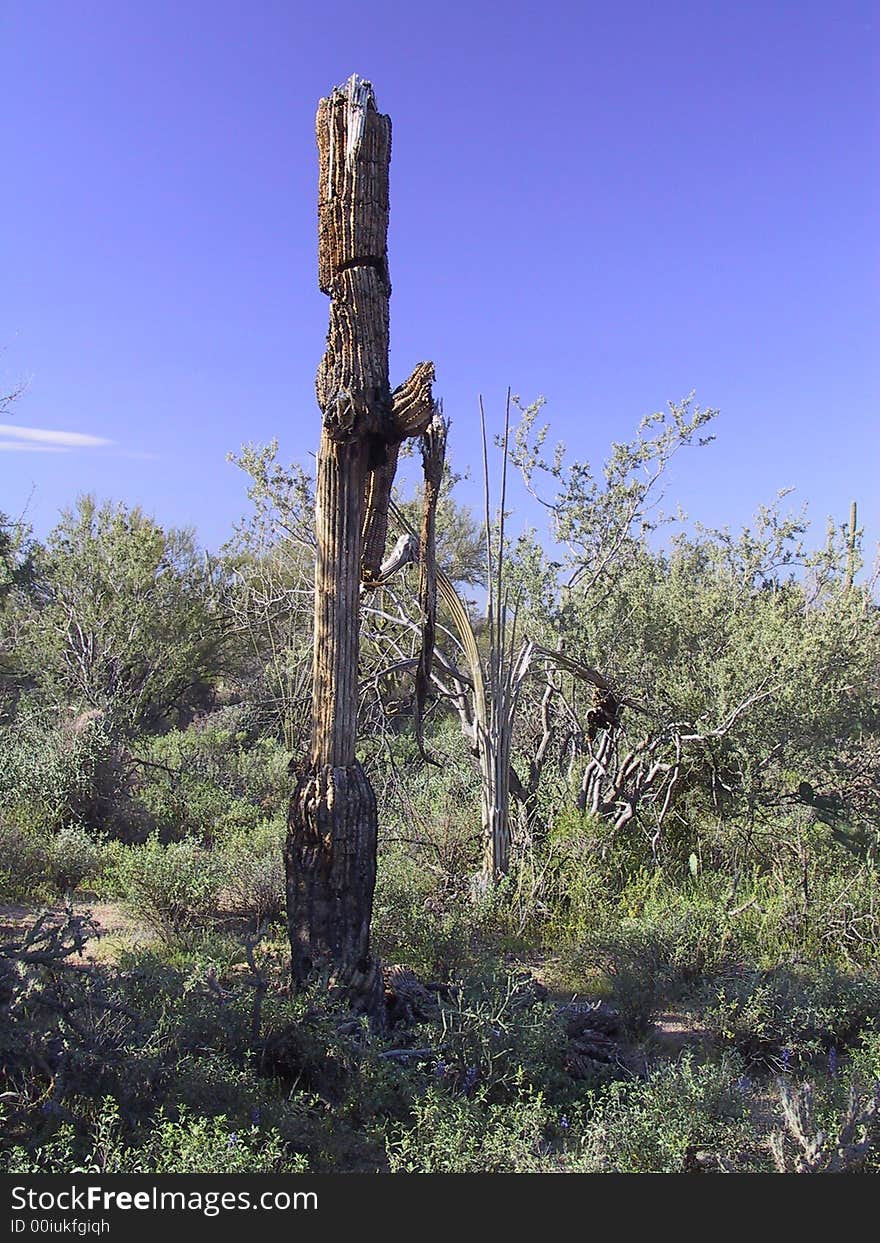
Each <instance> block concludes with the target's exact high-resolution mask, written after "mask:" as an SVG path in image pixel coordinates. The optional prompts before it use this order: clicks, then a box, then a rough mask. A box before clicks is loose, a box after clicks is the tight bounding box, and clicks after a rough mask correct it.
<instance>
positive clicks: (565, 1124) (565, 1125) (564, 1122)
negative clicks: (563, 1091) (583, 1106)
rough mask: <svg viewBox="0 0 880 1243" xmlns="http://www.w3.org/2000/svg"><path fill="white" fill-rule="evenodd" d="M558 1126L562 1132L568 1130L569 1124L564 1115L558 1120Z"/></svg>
mask: <svg viewBox="0 0 880 1243" xmlns="http://www.w3.org/2000/svg"><path fill="white" fill-rule="evenodd" d="M559 1125H560V1126H561V1127H562V1129H563V1131H567V1130H568V1128H569V1127H570V1126H571V1123H570V1122H569V1120H568V1118H566V1116H565V1114H563V1115H562V1117H561V1118H560V1119H559Z"/></svg>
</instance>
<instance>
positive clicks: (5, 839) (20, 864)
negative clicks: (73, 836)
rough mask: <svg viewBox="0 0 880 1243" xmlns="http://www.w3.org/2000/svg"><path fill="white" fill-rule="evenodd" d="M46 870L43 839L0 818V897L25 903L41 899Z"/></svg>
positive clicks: (45, 851) (44, 839)
mask: <svg viewBox="0 0 880 1243" xmlns="http://www.w3.org/2000/svg"><path fill="white" fill-rule="evenodd" d="M48 867H49V841H48V839H47V837H46V836H45V835H44V834H42V833H37V832H35V831H34V830H33V829H30V828H26V827H24V826H23V825H20V824H15V823H12V822H10V821H7V820H5V819H3V818H0V898H2V900H3V901H4V902H26V901H29V900H34V899H39V898H40V897H43V896H45V895H46V893H47V892H48V889H47V883H46V882H47V874H48Z"/></svg>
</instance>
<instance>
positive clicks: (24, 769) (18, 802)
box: [0, 705, 118, 833]
mask: <svg viewBox="0 0 880 1243" xmlns="http://www.w3.org/2000/svg"><path fill="white" fill-rule="evenodd" d="M117 780H118V774H117V773H116V771H115V766H114V759H113V745H112V741H111V739H110V737H109V736H108V733H107V730H106V728H105V725H104V722H103V720H102V719H101V717H100V716H98V715H95V716H89V715H88V714H85V715H84V716H83V717H80V718H78V719H70V720H69V721H66V722H65V723H64V724H63V725H59V724H57V723H56V722H55V721H54V720H53V719H52V718H50V717H47V716H44V715H42V714H40V713H38V712H37V711H36V710H34V709H32V708H31V707H30V706H28V705H25V706H24V707H23V708H21V709H20V711H19V716H18V719H17V720H16V721H15V723H14V725H8V726H5V727H2V728H0V812H3V813H5V815H6V817H7V818H8V819H10V820H14V821H15V822H17V823H19V824H21V825H23V826H25V827H30V828H32V829H34V830H35V831H37V832H44V833H50V832H54V831H57V830H59V829H62V828H66V827H69V826H71V825H76V824H82V823H84V822H86V823H88V822H94V821H95V820H96V819H97V818H98V817H99V816H100V815H101V814H103V812H104V810H105V807H104V804H105V803H106V802H107V801H108V800H109V799H110V798H111V796H112V793H113V787H115V785H116V784H117Z"/></svg>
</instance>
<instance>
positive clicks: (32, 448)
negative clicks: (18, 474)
mask: <svg viewBox="0 0 880 1243" xmlns="http://www.w3.org/2000/svg"><path fill="white" fill-rule="evenodd" d="M69 452H70V446H69V445H39V444H34V443H32V442H31V441H28V440H0V453H69Z"/></svg>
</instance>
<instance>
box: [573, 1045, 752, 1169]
mask: <svg viewBox="0 0 880 1243" xmlns="http://www.w3.org/2000/svg"><path fill="white" fill-rule="evenodd" d="M740 1076H741V1072H740V1069H739V1067H738V1066H737V1064H736V1062H734V1061H730V1060H728V1061H725V1062H722V1063H721V1064H720V1065H717V1066H713V1065H700V1064H699V1063H697V1062H695V1061H694V1060H693V1059H692V1058H691V1057H689V1056H685V1057H683V1058H682V1059H681V1060H680V1061H679V1062H678V1063H676V1064H674V1065H672V1066H662V1067H657V1068H655V1069H654V1070H652V1072H651V1073H650V1074H649V1075H648V1077H647V1078H646V1079H645V1080H643V1081H638V1080H626V1081H624V1080H619V1081H617V1082H614V1083H610V1084H608V1085H607V1086H606V1087H604V1088H603V1089H602V1090H601V1092H600V1093H598V1094H597V1096H596V1097H595V1100H594V1112H593V1115H592V1117H591V1119H590V1121H589V1123H588V1125H587V1126H586V1128H585V1131H584V1135H583V1146H584V1164H585V1167H586V1168H588V1169H590V1168H591V1169H593V1170H595V1171H597V1172H599V1171H614V1172H615V1173H622V1174H680V1173H683V1172H684V1171H685V1170H686V1169H687V1168H688V1167H687V1160H688V1158H692V1159H693V1158H695V1157H696V1154H697V1153H698V1152H703V1151H705V1152H707V1153H708V1154H722V1155H724V1154H730V1153H736V1154H737V1156H738V1158H739V1159H738V1161H737V1165H738V1167H739V1168H746V1169H747V1168H749V1166H750V1165H752V1163H753V1162H754V1161H755V1158H756V1154H754V1148H755V1143H754V1138H753V1136H752V1134H751V1132H750V1128H749V1127H748V1124H747V1115H748V1109H747V1100H746V1097H745V1095H744V1091H743V1085H742V1081H741V1077H740ZM750 1153H751V1154H752V1155H751V1160H750ZM764 1163H766V1158H765V1159H764ZM710 1168H711V1166H710ZM715 1168H716V1169H718V1168H719V1167H718V1166H717V1165H716V1166H715Z"/></svg>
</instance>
